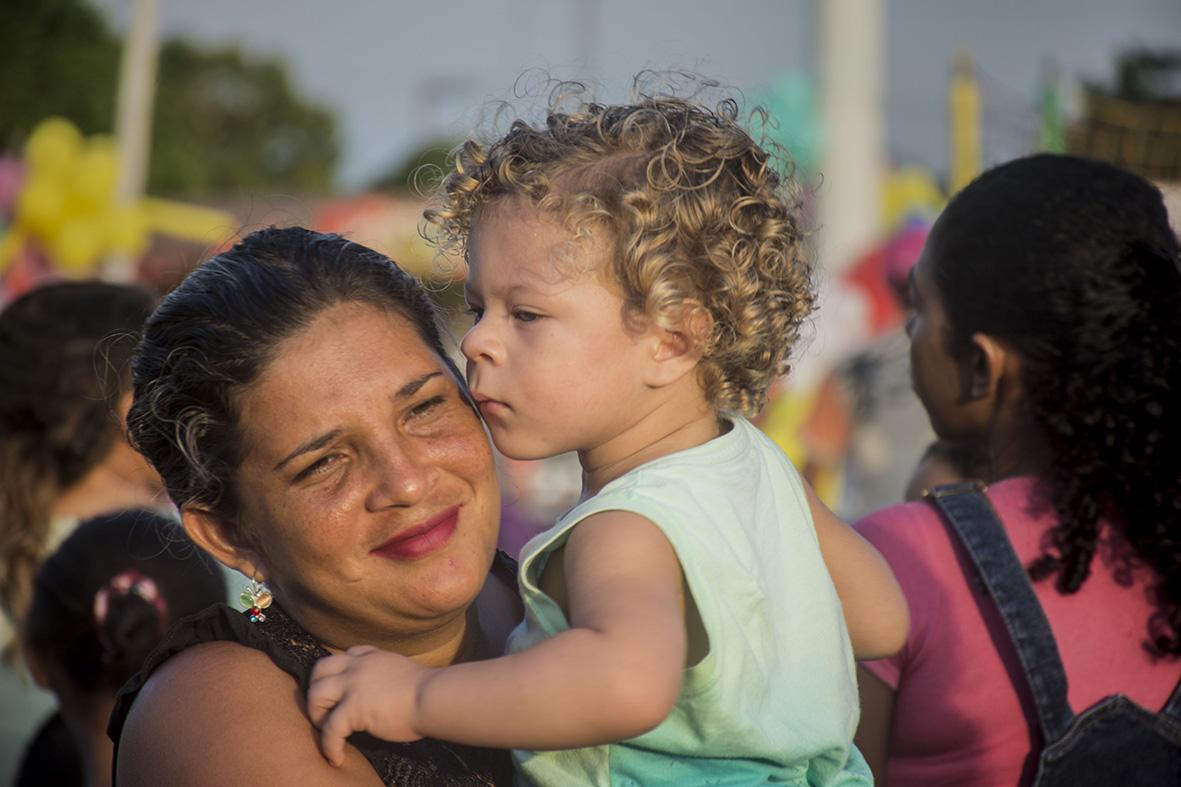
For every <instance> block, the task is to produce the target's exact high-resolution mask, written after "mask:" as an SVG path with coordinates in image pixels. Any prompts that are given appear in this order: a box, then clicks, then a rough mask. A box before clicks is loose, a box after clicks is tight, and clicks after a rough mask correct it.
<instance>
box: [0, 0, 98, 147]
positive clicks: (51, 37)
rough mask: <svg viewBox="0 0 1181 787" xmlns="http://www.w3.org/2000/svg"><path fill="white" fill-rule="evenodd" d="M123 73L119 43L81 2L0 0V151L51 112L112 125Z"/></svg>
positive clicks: (87, 123)
mask: <svg viewBox="0 0 1181 787" xmlns="http://www.w3.org/2000/svg"><path fill="white" fill-rule="evenodd" d="M118 73H119V43H118V41H117V40H116V39H115V37H114V36H113V35H112V34H111V32H110V31H109V30H108V29H107V26H106V22H105V21H104V20H103V18H102V16H101V15H100V14H99V13H98V12H97V11H95V10H94V9H92V8H90V7H89V6H88V5H86V4H85V3H83V2H81V0H37V2H32V3H20V2H8V3H0V149H7V150H12V149H14V148H17V147H19V146H20V145H21V143H23V142H24V138H25V137H26V136H27V135H28V134H29V132H30V131H32V129H33V126H35V125H37V123H38V122H39V121H41V120H42V119H44V118H46V117H48V116H50V115H64V116H65V117H68V118H69V119H70V120H72V121H74V123H75V124H76V125H77V126H78V128H79V129H80V130H81V131H82V133H83V134H93V133H96V132H108V131H110V130H111V125H112V123H113V122H114V117H115V83H116V80H117V78H118Z"/></svg>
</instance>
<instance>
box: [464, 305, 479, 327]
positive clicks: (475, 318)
mask: <svg viewBox="0 0 1181 787" xmlns="http://www.w3.org/2000/svg"><path fill="white" fill-rule="evenodd" d="M463 311H464V313H465V314H470V315H471V317H472V322H473V323H476V322H479V321H480V318H481V317H483V316H484V310H483V309H481V308H480V307H478V306H468V307H467V308H466V309H464V310H463Z"/></svg>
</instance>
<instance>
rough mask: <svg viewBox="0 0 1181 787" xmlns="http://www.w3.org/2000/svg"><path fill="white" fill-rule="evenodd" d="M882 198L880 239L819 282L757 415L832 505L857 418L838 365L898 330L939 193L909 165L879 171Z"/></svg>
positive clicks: (840, 491)
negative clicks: (796, 340)
mask: <svg viewBox="0 0 1181 787" xmlns="http://www.w3.org/2000/svg"><path fill="white" fill-rule="evenodd" d="M881 201H882V204H881V215H882V217H883V219H884V222H883V226H882V229H881V234H880V241H879V242H878V243H877V244H876V245H874V246H873V247H871V248H869V249H867V250H866V251H864V252H863V253H862V254H861V255H860V256H859V257H857V258H856V259H855V260H854V262H853V263H852V264H851V265H850V266H848V267H847V268H845V269H844V270H843V271H842V272H841V273H840V274H839V275H837V276H834V277H833V278H832V279H830V280H828V281H826V282H825V283H824V287H823V289H822V290H821V306H820V309H819V312H818V314H817V316H816V325H815V332H816V337H815V339H814V340H812V342H811V343H810V344H809V345H808V346H807V347H806V349H805V350H804V351H803V352H802V353H800V354H799V356H798V357H797V358H796V359H795V362H794V363H793V366H794V369H793V371H792V373H791V374H790V375H789V376H788V377H787V378H786V379H785V380H781V381H780V382H779V383H778V384H777V385H776V386H775V388H774V389H773V390H772V392H771V396H770V399H769V401H768V404H767V407H766V408H765V409H764V411H763V413H762V415H761V417H760V418H759V420H758V425H759V427H760V428H761V429H762V430H763V431H764V432H765V433H766V434H767V435H768V436H770V437H771V438H772V439H773V440H775V442H776V443H777V444H778V445H779V446H780V447H781V448H782V449H783V450H784V452H785V453H786V454H787V455H788V457H790V458H791V460H792V462H793V463H794V464H795V465H796V467H798V468H799V469H800V471H801V473H803V475H804V477H805V478H807V479H808V481H809V482H810V483H811V484H812V486H813V487H814V488H815V489H816V492H817V494H819V495H820V497H821V499H823V500H824V501H825V502H826V503H827V504H829V505H830V506H832V507H834V508H836V507H838V506H839V504H840V503H841V501H842V499H843V498H845V497H846V495H847V493H848V492H849V490H850V489H851V486H850V484H851V483H852V482H851V481H850V480H849V479H848V478H847V477H846V473H845V460H846V457H847V455H848V452H849V450H850V447H851V444H852V440H853V439H854V432H855V425H856V421H857V418H858V417H859V413H857V412H854V410H853V409H852V402H851V401H850V399H849V397H848V396H847V395H845V393H844V392H843V388H842V384H841V383H840V381H839V379H838V369H840V368H842V366H844V365H846V364H848V363H849V362H850V361H851V360H852V359H854V358H856V357H857V356H858V355H860V354H861V353H863V352H864V351H866V349H867V348H871V347H874V346H875V345H877V344H878V343H880V342H881V341H883V340H885V339H887V338H888V337H890V336H891V335H893V334H895V333H897V332H899V331H900V330H901V325H902V322H903V318H904V316H905V310H904V305H903V298H904V293H905V291H906V282H907V276H908V274H909V273H910V269H911V267H912V266H913V265H914V263H915V261H916V260H918V257H919V253H920V252H921V251H922V248H923V244H924V243H925V242H926V239H927V234H928V232H929V230H930V227H931V224H932V223H933V222H934V219H935V217H936V216H937V215H938V213H939V211H940V210H942V208H943V205H944V204H945V203H946V197H945V196H944V195H943V193H942V191H941V190H940V188H939V186H938V184H937V183H936V182H935V178H934V177H933V176H932V175H931V173H930V172H928V171H927V170H925V169H922V168H918V167H908V168H903V169H900V170H896V171H894V172H891V173H888V174H887V175H886V177H885V179H884V182H883V184H882V191H881ZM900 496H901V489H899V499H901V497H900Z"/></svg>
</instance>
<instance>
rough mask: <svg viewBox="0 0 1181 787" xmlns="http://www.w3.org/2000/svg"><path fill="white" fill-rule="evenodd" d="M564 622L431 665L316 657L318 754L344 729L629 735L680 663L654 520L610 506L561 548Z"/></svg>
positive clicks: (491, 738)
mask: <svg viewBox="0 0 1181 787" xmlns="http://www.w3.org/2000/svg"><path fill="white" fill-rule="evenodd" d="M564 570H565V581H566V589H567V591H568V599H569V616H568V617H569V621H570V625H571V628H570V629H569V630H567V631H563V632H561V633H559V634H557V635H555V636H553V637H550V638H548V639H546V640H544V641H542V642H540V643H538V644H537V645H536V646H534V647H531V648H528V649H527V650H524V651H521V652H519V653H515V654H513V655H511V656H505V657H503V658H499V659H492V660H489V661H481V662H474V663H468V664H460V665H456V666H452V667H446V668H443V669H436V670H430V669H426V668H423V667H421V666H418V665H416V664H415V663H414V662H411V661H409V660H408V659H402V658H401V657H398V656H395V655H393V654H389V653H384V652H381V651H376V650H372V649H356V650H354V651H350V654H349V655H347V656H344V657H339V656H338V657H333V658H331V659H324V660H321V662H320V663H319V664H318V665H317V667H316V672H315V673H314V674H313V684H312V687H311V689H310V690H309V693H308V703H309V710H310V712H311V715H312V718H313V720H314V721H315V722H316V723H318V724H320V726H321V728H322V730H323V733H324V748H325V753H326V754H327V756H328V757H329V758H330V759H332V760H333V761H335V759H336V753H337V748H336V747H337V746H338V745H339V742H340V741H343V739H344V737H346V736H347V735H348V734H349V733H351V732H353V731H355V730H361V729H364V730H367V731H368V732H370V733H372V734H374V735H377V736H378V737H381V738H385V739H387V740H407V739H414V738H418V737H436V738H442V739H444V740H450V741H456V742H459V743H468V744H472V745H480V746H490V747H496V748H523V749H566V748H575V747H579V746H590V745H596V744H601V743H606V742H609V741H618V740H622V739H625V738H630V737H634V736H636V735H640V734H641V733H644V732H646V731H648V730H649V729H651V728H653V727H655V726H656V725H658V724H659V723H660V722H661V721H663V720H664V718H665V717H666V716H667V715H668V714H669V712H670V711H671V710H672V708H673V706H674V704H675V703H676V698H677V695H678V693H679V691H680V686H681V675H682V672H683V670H684V668H685V658H686V633H685V622H684V615H685V611H684V609H685V599H684V593H683V579H682V576H681V569H680V564H679V563H678V561H677V557H676V553H675V551H674V550H673V548H672V545H671V544H670V543H669V542H668V539H667V538H666V537H665V536H664V534H663V533H662V532H661V531H660V529H659V528H658V527H656V525H654V524H652V523H651V522H649V521H648V520H647V519H644V518H643V517H641V516H638V515H636V514H633V513H629V512H623V511H608V512H603V513H600V514H595V515H593V516H591V517H588V518H587V519H585V520H583V521H582V522H581V523H579V524H578V526H577V527H576V528H574V530H573V532H572V533H571V535H570V538H569V540H568V541H567V543H566V546H565V555H564Z"/></svg>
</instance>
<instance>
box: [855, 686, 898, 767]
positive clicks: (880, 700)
mask: <svg viewBox="0 0 1181 787" xmlns="http://www.w3.org/2000/svg"><path fill="white" fill-rule="evenodd" d="M857 691H858V694H860V695H861V722H860V723H859V724H858V725H857V734H856V735H854V736H853V742H854V743H856V744H857V748H858V749H860V750H861V755H862V756H863V757H865V761H866V762H867V763H869V769H870V770H871V771H873V783H874V784H875V785H877V787H886V760H887V759H888V758H889V753H890V725H891V722H892V720H893V717H894V690H893V689H892V688H890V687H889V686H887V685H886V684H885V683H883V682H882V680H881V679H880V678H879V677H877V676H876V675H874V674H873V673H872V672H870V671H869V670H867V669H866V668H865V667H860V666H859V667H858V668H857Z"/></svg>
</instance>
